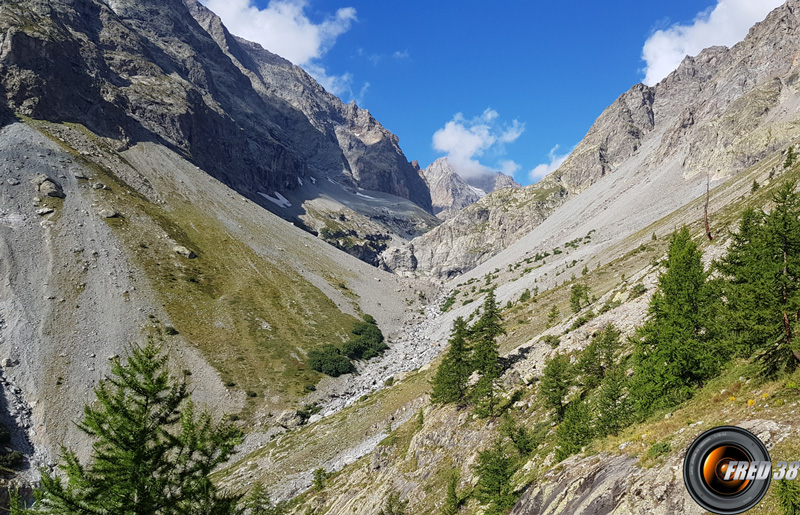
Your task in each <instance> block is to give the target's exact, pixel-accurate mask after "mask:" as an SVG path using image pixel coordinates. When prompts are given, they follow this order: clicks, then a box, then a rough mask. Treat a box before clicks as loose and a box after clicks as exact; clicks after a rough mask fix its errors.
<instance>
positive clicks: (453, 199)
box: [423, 157, 521, 219]
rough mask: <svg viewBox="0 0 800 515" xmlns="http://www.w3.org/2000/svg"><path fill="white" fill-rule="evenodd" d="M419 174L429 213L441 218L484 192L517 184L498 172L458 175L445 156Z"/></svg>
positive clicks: (456, 210)
mask: <svg viewBox="0 0 800 515" xmlns="http://www.w3.org/2000/svg"><path fill="white" fill-rule="evenodd" d="M423 174H424V175H425V179H426V180H427V181H428V187H429V188H430V191H431V201H432V204H433V213H434V214H435V215H436V216H438V217H439V218H442V219H447V218H449V217H452V216H454V215H455V214H456V213H457V212H458V211H460V210H461V209H463V208H465V207H467V206H469V205H470V204H474V203H475V202H477V201H478V200H480V199H481V198H482V197H484V196H486V195H487V194H488V193H492V192H494V191H497V190H501V189H504V188H519V187H521V186H520V185H519V184H518V183H517V182H516V181H515V180H514V179H513V178H512V177H510V176H508V175H506V174H504V173H501V172H490V173H486V174H481V175H476V176H470V177H462V176H461V175H459V174H458V173H457V172H456V170H455V168H453V166H452V165H451V164H450V162H449V161H448V160H447V158H446V157H440V158H439V159H437V160H436V161H434V162H433V163H431V165H430V166H428V167H427V168H426V169H425V170H423Z"/></svg>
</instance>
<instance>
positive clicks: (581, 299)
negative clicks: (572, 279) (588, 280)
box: [569, 284, 591, 313]
mask: <svg viewBox="0 0 800 515" xmlns="http://www.w3.org/2000/svg"><path fill="white" fill-rule="evenodd" d="M589 304H591V301H590V299H589V287H588V286H587V285H585V284H573V285H572V288H570V295H569V305H570V307H571V308H572V312H573V313H577V312H579V311H580V310H581V309H582V308H583V307H584V306H588V305H589Z"/></svg>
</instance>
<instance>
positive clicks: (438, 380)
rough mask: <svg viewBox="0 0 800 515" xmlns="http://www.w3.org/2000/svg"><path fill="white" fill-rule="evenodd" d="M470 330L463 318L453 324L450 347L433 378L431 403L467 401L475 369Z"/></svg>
mask: <svg viewBox="0 0 800 515" xmlns="http://www.w3.org/2000/svg"><path fill="white" fill-rule="evenodd" d="M469 336H470V334H469V328H468V327H467V323H466V322H465V321H464V319H463V318H462V317H458V318H456V320H455V322H453V332H452V333H451V336H450V347H449V348H448V349H447V352H446V353H445V355H444V358H443V359H442V363H441V364H440V365H439V369H438V370H437V371H436V375H435V376H434V378H433V391H432V392H431V402H433V403H439V404H447V403H457V404H459V405H463V404H464V403H465V402H466V400H467V393H468V387H467V382H468V381H469V376H470V375H471V374H472V372H473V370H474V368H473V365H472V361H471V359H470V348H469V342H468V338H469Z"/></svg>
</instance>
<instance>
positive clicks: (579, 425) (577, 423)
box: [556, 399, 593, 461]
mask: <svg viewBox="0 0 800 515" xmlns="http://www.w3.org/2000/svg"><path fill="white" fill-rule="evenodd" d="M592 436H593V431H592V415H591V412H590V411H589V406H588V405H587V404H586V403H585V402H584V401H582V400H579V399H577V400H574V401H572V402H570V403H569V406H567V409H566V410H565V412H564V421H563V422H561V424H559V425H558V427H557V428H556V445H557V446H558V448H557V449H556V460H557V461H561V460H564V459H566V458H568V457H570V456H572V455H573V454H575V453H577V452H580V451H581V449H582V448H583V446H584V445H586V444H587V443H589V442H591V441H592Z"/></svg>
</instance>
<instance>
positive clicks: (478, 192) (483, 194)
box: [469, 186, 486, 198]
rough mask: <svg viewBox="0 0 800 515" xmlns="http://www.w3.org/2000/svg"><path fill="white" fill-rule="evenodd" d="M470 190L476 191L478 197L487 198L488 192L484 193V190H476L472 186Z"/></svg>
mask: <svg viewBox="0 0 800 515" xmlns="http://www.w3.org/2000/svg"><path fill="white" fill-rule="evenodd" d="M469 189H471V190H472V191H474V192H475V193H477V195H478V196H479V197H481V198H483V197H485V196H486V192H485V191H483V190H482V189H480V188H476V187H475V186H470V187H469Z"/></svg>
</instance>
